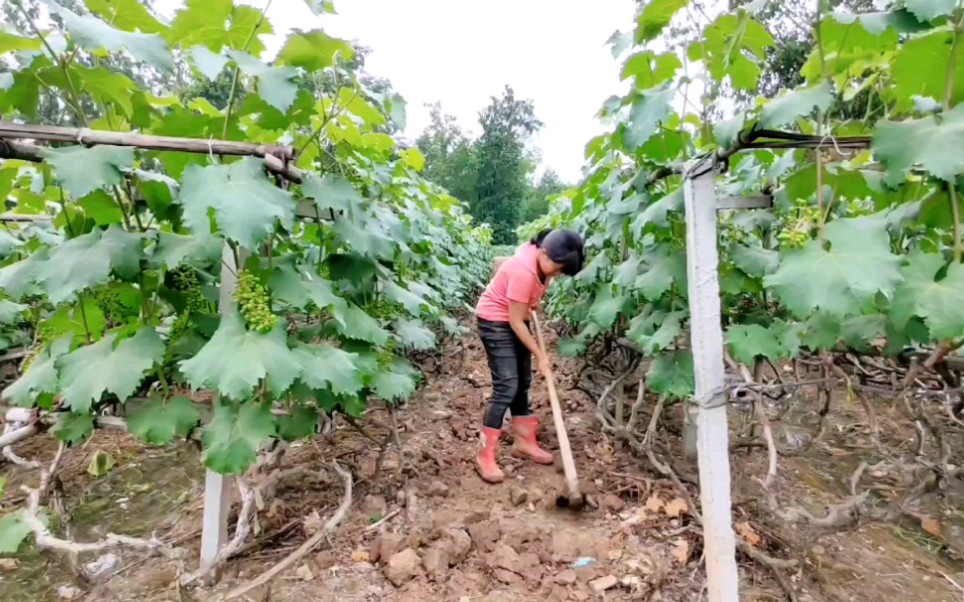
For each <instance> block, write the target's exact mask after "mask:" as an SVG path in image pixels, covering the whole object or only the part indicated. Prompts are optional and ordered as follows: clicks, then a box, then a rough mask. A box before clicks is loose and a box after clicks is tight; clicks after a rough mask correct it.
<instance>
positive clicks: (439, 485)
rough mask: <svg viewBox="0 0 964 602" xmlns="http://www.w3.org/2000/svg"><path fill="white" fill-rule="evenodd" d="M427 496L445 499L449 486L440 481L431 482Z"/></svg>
mask: <svg viewBox="0 0 964 602" xmlns="http://www.w3.org/2000/svg"><path fill="white" fill-rule="evenodd" d="M428 494H429V495H430V496H431V497H447V496H448V494H449V486H448V485H446V484H445V483H443V482H442V481H432V484H431V485H429V486H428Z"/></svg>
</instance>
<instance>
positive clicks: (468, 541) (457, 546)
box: [447, 529, 472, 566]
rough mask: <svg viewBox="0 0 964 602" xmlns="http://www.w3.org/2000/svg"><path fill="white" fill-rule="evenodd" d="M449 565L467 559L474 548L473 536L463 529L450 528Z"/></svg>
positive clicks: (448, 535) (448, 536)
mask: <svg viewBox="0 0 964 602" xmlns="http://www.w3.org/2000/svg"><path fill="white" fill-rule="evenodd" d="M447 539H448V541H449V559H448V560H449V566H455V565H457V564H459V563H460V562H462V561H463V560H465V559H466V558H467V557H468V555H469V552H470V551H471V550H472V538H471V537H469V534H468V533H466V532H465V531H464V530H462V529H449V531H448V534H447Z"/></svg>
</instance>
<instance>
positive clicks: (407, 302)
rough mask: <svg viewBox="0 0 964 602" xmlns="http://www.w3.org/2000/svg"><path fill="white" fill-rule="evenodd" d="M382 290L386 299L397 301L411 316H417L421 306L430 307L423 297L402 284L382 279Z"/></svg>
mask: <svg viewBox="0 0 964 602" xmlns="http://www.w3.org/2000/svg"><path fill="white" fill-rule="evenodd" d="M382 292H383V293H384V294H385V298H386V299H389V300H391V301H394V302H395V303H398V304H399V305H401V306H402V307H404V308H405V311H407V312H408V313H409V314H411V315H412V316H413V317H416V318H417V317H418V316H420V315H422V308H423V307H429V308H430V309H431V305H430V304H429V303H428V302H427V301H426V300H425V298H424V297H420V296H419V295H417V294H415V293H413V292H411V291H410V290H408V289H407V288H405V287H404V286H401V285H399V284H396V283H395V282H393V281H391V280H384V281H382Z"/></svg>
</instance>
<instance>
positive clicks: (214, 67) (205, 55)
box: [188, 44, 228, 80]
mask: <svg viewBox="0 0 964 602" xmlns="http://www.w3.org/2000/svg"><path fill="white" fill-rule="evenodd" d="M188 54H190V55H191V59H192V60H193V61H194V68H195V69H197V70H198V72H200V73H201V75H203V76H204V77H206V78H208V79H210V80H214V79H216V78H217V76H218V75H220V74H221V72H222V71H224V67H225V65H227V64H228V57H226V56H224V55H222V54H218V53H214V52H211V49H210V48H208V47H207V46H204V45H203V44H201V45H199V46H195V47H194V48H191V50H190V51H189V52H188Z"/></svg>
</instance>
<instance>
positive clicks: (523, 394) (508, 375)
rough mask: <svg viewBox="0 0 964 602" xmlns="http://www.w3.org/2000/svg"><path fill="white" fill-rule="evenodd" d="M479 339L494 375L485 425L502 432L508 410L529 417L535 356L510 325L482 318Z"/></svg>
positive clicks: (514, 414)
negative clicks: (530, 389) (530, 387)
mask: <svg viewBox="0 0 964 602" xmlns="http://www.w3.org/2000/svg"><path fill="white" fill-rule="evenodd" d="M527 327H528V324H527ZM479 337H480V338H481V339H482V345H483V346H484V347H485V355H486V356H487V357H488V360H489V372H491V373H492V397H491V398H490V399H489V407H488V408H486V410H485V418H484V419H483V421H482V422H483V424H484V425H485V426H487V427H490V428H494V429H501V428H502V420H503V419H504V418H505V411H506V410H510V411H511V412H512V415H513V416H528V415H529V385H530V384H531V383H532V354H531V353H530V352H529V350H528V349H527V348H526V346H525V345H524V344H523V343H522V341H520V340H519V337H517V336H516V334H515V332H513V331H512V327H511V326H510V325H509V323H508V322H490V321H488V320H482V319H479Z"/></svg>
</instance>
